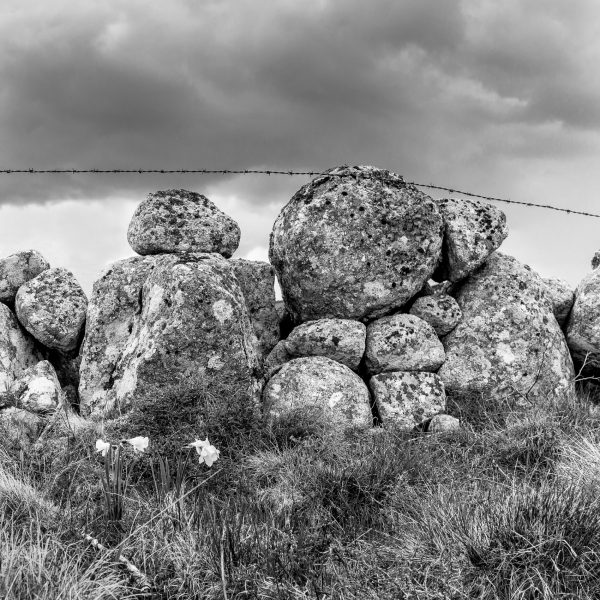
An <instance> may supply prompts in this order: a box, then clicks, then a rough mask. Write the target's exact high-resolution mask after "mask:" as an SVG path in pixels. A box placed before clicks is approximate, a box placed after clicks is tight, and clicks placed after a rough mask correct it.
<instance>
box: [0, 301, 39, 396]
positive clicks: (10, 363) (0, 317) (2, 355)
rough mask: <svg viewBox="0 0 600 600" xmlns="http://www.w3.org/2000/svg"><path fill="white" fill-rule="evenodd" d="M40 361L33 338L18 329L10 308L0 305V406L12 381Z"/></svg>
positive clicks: (18, 326)
mask: <svg viewBox="0 0 600 600" xmlns="http://www.w3.org/2000/svg"><path fill="white" fill-rule="evenodd" d="M40 360H41V356H40V354H39V352H38V350H37V349H36V347H35V342H34V340H33V338H32V337H31V336H30V335H29V334H28V333H27V332H26V331H24V330H23V329H22V328H21V327H20V325H19V323H18V322H17V319H16V317H15V315H14V314H13V312H12V311H11V310H10V308H8V306H6V305H5V304H0V406H3V404H5V402H4V400H3V398H4V396H5V395H6V393H7V392H8V391H9V390H10V387H11V385H12V384H13V382H14V380H15V379H16V378H17V377H20V376H21V374H22V373H23V372H24V371H25V370H26V369H28V368H29V367H32V366H33V365H35V364H36V363H37V362H39V361H40Z"/></svg>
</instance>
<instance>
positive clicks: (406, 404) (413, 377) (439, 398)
mask: <svg viewBox="0 0 600 600" xmlns="http://www.w3.org/2000/svg"><path fill="white" fill-rule="evenodd" d="M369 387H370V388H371V392H372V393H373V399H374V401H375V404H376V406H377V410H378V411H379V416H380V417H381V421H382V423H383V425H384V426H386V425H391V424H395V425H399V426H401V427H406V428H408V429H412V428H413V427H415V426H416V425H418V424H419V423H421V422H422V421H424V420H425V419H428V418H429V417H431V416H433V415H435V414H436V413H439V412H442V411H444V410H445V408H446V393H445V391H444V384H443V383H442V381H441V379H440V378H439V377H438V376H437V375H436V374H435V373H419V372H410V371H406V372H402V371H395V372H393V373H381V374H380V375H374V376H373V377H371V379H370V380H369Z"/></svg>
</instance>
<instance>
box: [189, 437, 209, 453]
mask: <svg viewBox="0 0 600 600" xmlns="http://www.w3.org/2000/svg"><path fill="white" fill-rule="evenodd" d="M206 446H210V442H209V441H208V438H206V439H205V440H196V441H195V442H192V443H191V444H188V445H187V446H186V448H196V452H197V453H198V454H202V448H206Z"/></svg>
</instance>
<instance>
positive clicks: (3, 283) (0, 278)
mask: <svg viewBox="0 0 600 600" xmlns="http://www.w3.org/2000/svg"><path fill="white" fill-rule="evenodd" d="M49 268H50V263H48V261H47V260H46V259H45V258H44V257H43V256H42V255H41V254H40V253H39V252H38V251H37V250H24V251H23V252H17V253H16V254H11V255H10V256H7V257H6V258H2V259H0V301H1V302H9V303H12V302H14V301H15V295H16V294H17V290H18V289H19V288H20V287H21V286H22V285H23V284H24V283H25V282H27V281H29V280H30V279H33V278H34V277H36V276H37V275H39V274H40V273H41V272H42V271H45V270H46V269H49Z"/></svg>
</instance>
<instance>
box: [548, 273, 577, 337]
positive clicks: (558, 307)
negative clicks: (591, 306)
mask: <svg viewBox="0 0 600 600" xmlns="http://www.w3.org/2000/svg"><path fill="white" fill-rule="evenodd" d="M542 281H543V282H544V284H545V286H546V291H547V293H548V301H549V302H550V304H551V306H552V312H553V313H554V316H555V317H556V320H557V321H558V324H559V325H560V326H561V327H562V326H563V325H564V324H565V323H566V321H567V317H568V316H569V313H570V312H571V308H572V307H573V303H574V302H575V292H574V291H573V290H572V289H571V286H569V284H568V283H567V282H566V281H563V280H562V279H555V278H545V279H543V280H542Z"/></svg>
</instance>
